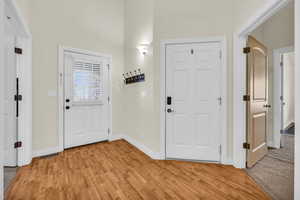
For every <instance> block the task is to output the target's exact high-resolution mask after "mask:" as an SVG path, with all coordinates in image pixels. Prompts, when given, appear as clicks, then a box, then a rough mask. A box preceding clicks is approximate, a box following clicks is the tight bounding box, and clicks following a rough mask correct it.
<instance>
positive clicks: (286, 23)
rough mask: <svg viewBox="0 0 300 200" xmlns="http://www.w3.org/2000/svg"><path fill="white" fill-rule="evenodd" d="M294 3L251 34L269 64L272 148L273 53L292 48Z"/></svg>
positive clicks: (269, 133)
mask: <svg viewBox="0 0 300 200" xmlns="http://www.w3.org/2000/svg"><path fill="white" fill-rule="evenodd" d="M294 32H295V27H294V3H293V2H292V3H289V4H288V5H287V6H286V7H285V8H283V9H281V10H280V11H279V12H278V13H276V14H275V15H274V16H272V17H271V18H270V19H268V20H267V21H266V22H265V23H263V24H262V25H260V26H259V27H258V28H257V29H255V30H254V31H253V32H252V34H251V35H252V36H254V37H255V38H256V39H257V40H259V41H260V42H261V43H263V44H264V45H265V46H266V47H267V49H268V62H269V73H268V75H269V91H268V92H269V104H270V105H272V108H271V109H269V115H268V124H269V127H268V143H269V145H270V146H272V141H273V135H274V134H273V107H274V105H273V96H274V95H273V90H274V89H273V74H274V73H273V71H274V65H273V59H274V58H273V51H274V50H275V49H279V48H284V47H289V46H294Z"/></svg>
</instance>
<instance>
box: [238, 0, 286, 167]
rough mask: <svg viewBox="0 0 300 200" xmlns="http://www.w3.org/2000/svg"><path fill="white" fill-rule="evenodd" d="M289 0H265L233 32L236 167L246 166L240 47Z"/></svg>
mask: <svg viewBox="0 0 300 200" xmlns="http://www.w3.org/2000/svg"><path fill="white" fill-rule="evenodd" d="M289 2H290V0H272V1H268V2H266V4H265V6H264V7H262V8H261V9H259V10H258V11H257V12H256V13H255V14H254V15H253V16H252V17H251V18H250V19H249V20H248V21H247V22H246V23H245V24H244V25H243V26H242V28H241V29H239V30H238V31H237V32H236V33H234V35H233V37H234V77H233V80H234V84H233V85H234V102H233V105H234V119H233V123H234V124H233V145H234V146H233V162H234V166H235V167H237V168H245V167H246V151H245V150H244V149H243V147H242V144H243V143H244V142H245V141H246V109H245V103H244V102H243V100H242V96H243V95H244V94H246V93H245V92H246V85H245V84H246V71H245V69H246V57H245V55H244V54H243V53H242V49H243V48H244V47H245V46H246V40H247V36H248V35H249V34H250V33H251V32H252V31H253V30H255V29H256V28H257V27H258V26H259V25H261V24H262V23H263V22H265V21H266V20H267V19H269V18H270V17H271V16H273V15H274V14H275V13H277V12H278V11H279V10H280V9H281V8H283V7H285V6H286V5H287V4H288V3H289Z"/></svg>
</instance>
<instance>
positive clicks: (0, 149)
mask: <svg viewBox="0 0 300 200" xmlns="http://www.w3.org/2000/svg"><path fill="white" fill-rule="evenodd" d="M3 13H4V2H3V0H0V200H2V199H3V187H4V184H3V182H4V180H3V179H4V176H3V161H4V143H3V141H4V87H3V86H4V77H3V76H4V62H3V60H4V57H3V56H4V52H3V47H4V41H3V38H4V35H3V30H4V23H3V22H4V15H3Z"/></svg>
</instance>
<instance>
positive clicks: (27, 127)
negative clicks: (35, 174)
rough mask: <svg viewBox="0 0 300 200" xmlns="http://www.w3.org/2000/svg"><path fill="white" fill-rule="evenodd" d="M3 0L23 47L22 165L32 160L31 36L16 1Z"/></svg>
mask: <svg viewBox="0 0 300 200" xmlns="http://www.w3.org/2000/svg"><path fill="white" fill-rule="evenodd" d="M4 2H5V9H6V11H7V12H8V13H9V15H10V17H11V19H13V23H14V26H15V27H16V31H17V33H18V35H17V36H16V37H17V45H18V46H19V47H21V48H22V49H23V54H22V56H20V64H21V66H19V69H20V70H19V72H18V76H19V80H20V93H21V94H22V96H23V101H21V102H20V111H21V112H20V116H19V119H18V126H19V131H18V140H19V141H22V143H23V146H22V148H20V149H18V153H17V154H18V160H17V165H18V166H24V165H27V164H29V163H30V162H31V160H32V37H31V34H30V31H29V29H28V26H27V24H26V22H25V18H24V17H23V16H22V14H21V11H20V9H19V8H18V6H17V4H16V2H15V1H14V0H5V1H4ZM4 13H5V12H4ZM4 17H5V16H4Z"/></svg>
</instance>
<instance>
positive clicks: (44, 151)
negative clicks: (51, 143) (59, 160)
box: [32, 147, 60, 158]
mask: <svg viewBox="0 0 300 200" xmlns="http://www.w3.org/2000/svg"><path fill="white" fill-rule="evenodd" d="M59 152H60V150H59V147H54V148H48V149H42V150H37V151H34V152H33V153H32V158H38V157H42V156H49V155H53V154H57V153H59Z"/></svg>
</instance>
